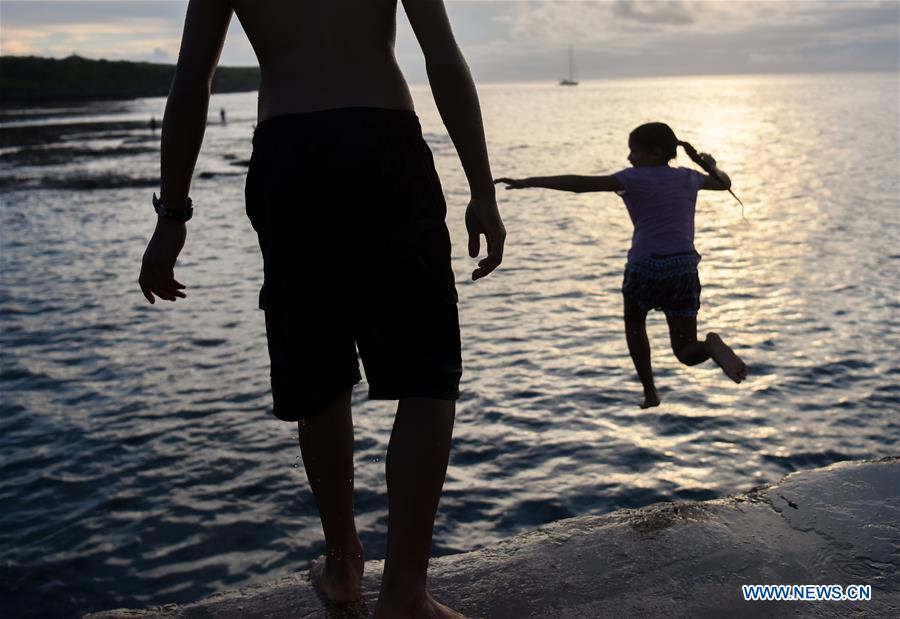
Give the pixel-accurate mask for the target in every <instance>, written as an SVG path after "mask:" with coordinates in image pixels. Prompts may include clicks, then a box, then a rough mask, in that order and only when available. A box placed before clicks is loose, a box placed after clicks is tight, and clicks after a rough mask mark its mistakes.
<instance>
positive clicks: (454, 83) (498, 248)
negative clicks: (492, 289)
mask: <svg viewBox="0 0 900 619" xmlns="http://www.w3.org/2000/svg"><path fill="white" fill-rule="evenodd" d="M403 8H404V10H405V11H406V15H407V17H408V18H409V23H410V25H411V26H412V29H413V32H414V33H415V35H416V39H417V40H418V42H419V46H420V47H421V48H422V54H423V55H424V56H425V68H426V71H427V72H428V82H429V83H430V84H431V93H432V95H433V96H434V102H435V104H436V105H437V108H438V111H439V112H440V114H441V119H442V120H443V121H444V126H446V127H447V133H449V134H450V139H451V140H453V145H454V146H455V147H456V152H457V154H458V155H459V161H460V163H461V164H462V167H463V170H465V173H466V179H467V180H468V181H469V191H470V193H471V200H470V201H469V206H468V208H467V209H466V228H467V230H468V233H469V255H470V256H471V257H473V258H474V257H476V256H478V253H479V251H480V249H481V243H480V238H479V237H480V235H482V234H483V235H484V236H485V239H486V240H487V257H485V258H484V259H483V260H481V261H480V262H479V263H478V268H477V269H475V271H474V272H473V273H472V279H480V278H482V277H484V276H485V275H487V274H488V273H490V272H491V271H493V270H494V269H495V268H497V266H499V264H500V262H501V260H502V259H503V245H504V242H505V239H506V229H505V228H504V226H503V221H502V219H501V218H500V212H499V210H498V209H497V199H496V194H495V191H494V184H493V183H492V182H491V167H490V164H489V162H488V153H487V145H486V144H485V138H484V125H483V124H482V120H481V108H480V106H479V104H478V93H477V92H476V90H475V82H474V81H473V80H472V75H471V73H469V67H468V66H467V65H466V61H465V59H464V58H463V55H462V52H461V51H460V50H459V46H458V45H457V44H456V39H455V37H454V36H453V31H452V29H451V28H450V21H449V19H448V18H447V11H446V9H445V8H444V3H443V0H403Z"/></svg>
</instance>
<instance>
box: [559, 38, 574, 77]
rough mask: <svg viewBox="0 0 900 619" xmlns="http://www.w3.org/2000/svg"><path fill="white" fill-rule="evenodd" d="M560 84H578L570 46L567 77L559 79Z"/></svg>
mask: <svg viewBox="0 0 900 619" xmlns="http://www.w3.org/2000/svg"><path fill="white" fill-rule="evenodd" d="M559 85H560V86H578V80H576V79H575V56H574V54H573V53H572V46H571V45H570V46H569V77H568V78H563V79H561V80H559Z"/></svg>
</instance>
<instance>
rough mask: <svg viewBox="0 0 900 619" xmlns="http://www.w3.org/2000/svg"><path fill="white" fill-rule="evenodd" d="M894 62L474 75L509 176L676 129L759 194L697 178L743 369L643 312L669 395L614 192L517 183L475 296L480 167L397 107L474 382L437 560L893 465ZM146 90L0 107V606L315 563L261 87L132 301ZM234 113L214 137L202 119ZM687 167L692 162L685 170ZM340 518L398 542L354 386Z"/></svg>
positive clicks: (123, 602)
mask: <svg viewBox="0 0 900 619" xmlns="http://www.w3.org/2000/svg"><path fill="white" fill-rule="evenodd" d="M898 85H900V79H898V75H896V74H845V75H815V76H803V75H790V76H759V77H756V76H749V77H748V76H742V77H710V78H697V77H692V78H671V79H638V80H619V81H595V82H583V83H582V84H581V85H580V86H579V87H577V88H559V87H556V86H555V85H552V84H493V85H491V84H488V85H482V86H480V89H479V92H480V96H481V104H482V110H483V114H484V119H485V125H486V132H487V137H488V141H489V147H490V152H491V162H492V166H493V170H494V174H495V176H525V175H549V174H562V173H584V174H602V173H609V172H614V171H617V170H619V169H622V168H623V167H626V166H627V165H628V163H627V161H626V159H625V157H626V155H627V152H628V149H627V145H626V143H627V135H628V132H629V131H630V130H631V129H632V128H634V127H635V126H637V125H638V124H641V123H643V122H647V121H651V120H661V121H665V122H668V123H669V124H670V125H671V126H672V127H673V128H674V129H675V130H676V132H677V133H678V134H679V136H680V137H681V138H682V139H687V140H689V141H691V142H692V143H693V144H694V145H695V146H697V147H698V149H700V150H701V151H709V152H712V153H713V154H714V155H715V156H716V157H717V159H718V161H719V164H720V166H721V167H722V168H723V169H724V170H726V171H727V172H728V173H729V174H730V175H731V177H732V179H733V181H734V190H735V192H736V193H737V194H738V196H740V197H741V198H742V200H743V201H744V203H745V204H746V210H745V217H746V220H745V219H743V218H742V216H741V210H740V207H739V206H738V205H737V203H736V202H735V201H734V200H733V199H732V198H731V197H730V196H728V195H727V194H722V193H719V192H703V193H701V195H700V199H699V201H698V209H697V248H698V250H699V251H700V253H701V254H702V255H703V261H702V262H701V265H700V276H701V280H702V282H703V296H702V302H703V306H702V309H701V312H700V317H699V324H700V329H701V331H705V330H711V329H712V330H716V331H719V332H720V333H722V334H723V336H724V337H725V338H726V340H727V341H728V342H729V343H731V344H732V345H733V346H734V348H735V349H736V350H737V352H738V353H739V354H740V355H742V356H743V357H744V359H745V360H746V361H747V363H748V365H749V367H750V376H749V379H748V380H747V381H746V382H745V383H744V384H742V385H740V386H736V385H734V384H733V383H731V382H730V381H728V380H727V379H726V378H725V377H724V376H723V375H722V373H721V372H720V371H719V370H718V369H717V368H716V367H715V366H714V365H713V364H712V363H711V362H708V363H707V364H705V365H703V366H699V367H696V368H686V367H683V366H681V365H679V364H678V362H677V360H676V359H675V358H674V356H673V355H672V354H671V351H670V350H669V348H668V336H667V331H666V327H665V321H664V319H663V317H662V316H661V315H659V314H653V315H651V318H650V319H649V322H648V328H649V333H650V338H651V345H652V346H653V355H654V357H653V361H654V366H655V370H656V375H657V382H658V385H659V388H660V392H661V397H662V400H663V403H662V405H661V406H660V407H659V408H656V409H651V410H640V409H639V408H638V407H637V406H636V403H637V402H638V401H639V399H640V386H639V383H638V382H637V379H636V377H635V376H634V371H633V369H632V366H631V361H630V359H629V357H628V354H627V350H626V347H625V342H624V337H623V333H622V320H621V298H620V293H619V287H620V284H621V273H622V267H623V266H624V261H625V252H626V250H627V248H628V243H629V240H630V234H631V225H630V222H629V220H628V216H627V214H626V212H625V209H624V207H623V205H622V203H621V200H620V199H619V198H618V197H616V196H615V195H612V194H580V195H575V194H567V193H554V192H551V191H545V190H527V191H503V190H500V191H499V193H498V198H499V201H500V207H501V210H502V212H503V215H504V218H505V221H506V225H507V228H508V231H509V238H508V246H507V252H506V256H505V261H504V264H503V265H502V267H501V269H499V270H498V271H497V272H496V273H494V274H493V275H492V276H490V277H489V278H487V279H485V280H482V281H479V282H477V283H473V282H472V281H470V278H469V273H470V272H471V270H472V269H473V268H474V261H473V260H471V259H469V258H468V257H467V256H466V255H465V229H464V226H463V212H464V209H465V205H466V199H467V194H466V184H465V179H464V176H463V175H462V172H461V168H460V166H459V163H458V160H457V159H456V157H455V152H454V150H453V146H452V144H451V143H450V141H449V138H448V137H447V135H446V132H445V130H444V128H443V125H442V124H441V121H440V118H439V116H438V114H437V111H436V108H435V106H434V104H433V102H432V101H431V99H430V95H429V91H428V90H427V88H425V87H416V88H415V89H414V95H415V99H416V103H417V109H418V114H419V116H420V119H421V122H422V125H423V129H424V131H425V134H426V139H427V141H428V143H429V144H430V145H431V148H432V150H433V152H434V155H435V160H436V165H437V167H438V172H439V174H440V176H441V179H442V182H443V186H444V191H445V194H446V197H447V202H448V225H449V227H450V231H451V235H452V238H453V241H454V252H453V266H454V270H455V273H456V276H457V287H458V291H459V297H460V320H461V324H462V336H463V360H464V365H465V374H464V377H463V383H462V386H461V389H462V397H461V399H460V401H459V405H458V413H457V423H456V428H455V432H454V447H453V452H452V455H451V462H450V468H449V471H448V475H447V481H446V484H445V490H444V495H443V498H442V500H441V505H440V512H439V514H438V518H437V523H436V527H435V536H434V552H435V554H437V555H441V554H448V553H456V552H462V551H467V550H472V549H475V548H478V547H481V546H483V545H486V544H489V543H491V542H493V541H496V540H499V539H502V538H505V537H508V536H510V535H513V534H515V533H518V532H521V531H524V530H528V529H531V528H534V527H536V526H539V525H541V524H543V523H547V522H551V521H554V520H557V519H560V518H567V517H570V516H577V515H582V514H602V513H606V512H609V511H612V510H615V509H618V508H623V507H638V506H642V505H646V504H649V503H653V502H656V501H667V500H695V499H708V498H712V497H718V496H722V495H726V494H730V493H735V492H741V491H746V490H748V489H750V488H752V487H754V486H757V485H760V484H766V483H770V482H774V481H776V480H778V479H779V478H780V477H781V476H783V475H784V474H786V473H788V472H791V471H794V470H797V469H805V468H811V467H817V466H822V465H827V464H829V463H831V462H835V461H838V460H846V459H860V458H876V457H881V456H886V455H891V454H896V453H897V444H898V439H900V384H898V378H900V360H898V350H900V346H898V345H900V329H898V325H900V321H898V307H900V285H898V282H900V279H898V275H900V249H898V248H900V238H898V237H900V166H898V163H900V150H898V135H900V132H898V117H900V116H898V95H897V93H898ZM164 103H165V102H164V100H163V99H158V98H155V99H141V100H136V101H128V102H115V103H109V102H107V103H92V104H85V105H81V106H72V107H70V108H65V109H60V108H46V109H31V110H6V111H5V112H4V116H3V117H2V124H0V192H2V193H0V200H2V207H0V243H2V245H0V266H2V270H0V350H2V352H0V355H2V367H0V395H2V402H0V471H2V474H0V505H2V506H3V508H2V510H0V600H2V601H0V615H3V616H10V617H11V616H72V615H76V614H78V613H81V612H86V611H91V610H100V609H105V608H112V607H120V606H145V605H151V604H162V603H168V602H188V601H193V600H196V599H198V598H200V597H202V596H205V595H208V594H211V593H214V592H217V591H221V590H224V589H229V588H234V587H240V586H245V585H251V584H254V583H259V582H263V581H267V580H271V579H274V578H276V577H278V576H281V575H285V574H288V573H292V572H297V571H303V570H305V569H306V568H307V565H308V561H309V559H310V558H312V557H314V556H316V555H317V554H319V553H320V552H321V551H322V550H323V546H324V544H323V542H322V537H321V532H320V525H319V521H318V515H317V513H316V510H315V506H314V503H313V499H312V495H311V493H310V491H309V488H308V484H307V482H306V479H305V475H304V472H303V467H302V462H301V461H300V459H299V457H300V453H299V447H298V445H297V428H296V426H295V424H289V423H284V422H281V421H279V420H277V419H275V418H274V417H273V416H271V399H270V398H271V396H270V392H269V384H268V356H267V352H266V348H265V337H264V323H263V314H262V312H261V311H259V310H258V309H257V308H256V302H257V292H258V289H259V286H260V284H261V281H262V271H261V265H262V262H261V258H260V255H259V250H258V248H257V246H256V237H255V234H254V232H253V230H252V229H251V227H250V224H249V221H248V220H247V219H246V216H245V214H244V205H243V183H244V176H245V170H246V168H245V167H244V164H245V162H246V160H247V159H249V156H250V149H251V144H250V138H251V133H252V129H253V125H254V123H255V104H256V95H255V93H249V94H234V95H217V96H214V97H213V100H212V103H211V106H210V124H209V127H208V129H207V132H206V139H205V142H204V146H203V150H202V153H201V156H200V160H199V162H198V165H197V176H196V177H195V182H194V185H193V188H192V195H193V198H194V201H195V209H196V210H195V217H194V219H193V220H192V221H191V222H190V223H189V225H188V230H189V232H188V241H187V246H186V248H185V251H184V252H183V254H182V257H181V259H180V261H179V265H178V267H177V269H176V276H177V277H178V278H179V279H180V280H181V281H183V282H184V283H186V284H187V286H188V288H187V293H188V298H187V299H186V300H181V301H178V302H177V303H175V304H169V303H165V302H160V303H158V304H157V305H155V306H150V305H148V304H147V303H146V301H145V300H144V299H143V297H142V295H141V293H140V290H139V289H138V287H137V284H136V279H137V275H138V272H139V267H140V260H141V254H142V252H143V249H144V247H145V244H146V241H147V239H148V238H149V235H150V234H151V232H152V229H153V224H154V218H155V215H154V214H153V212H152V210H151V206H150V194H151V192H152V191H154V190H156V189H157V187H158V185H157V175H158V136H159V133H158V131H157V133H156V134H155V135H152V134H151V132H150V129H149V127H148V122H149V119H150V117H151V116H155V117H156V119H157V120H160V119H161V118H162V111H163V107H164ZM220 108H225V109H226V110H227V113H228V123H227V124H226V125H221V124H219V122H218V109H220ZM678 164H679V165H691V164H690V162H689V161H688V160H687V159H686V157H684V156H683V155H682V156H681V158H680V160H679V162H678ZM353 403H354V414H355V426H356V449H357V450H356V489H357V490H356V509H357V515H358V527H359V530H360V533H361V536H362V540H363V543H364V545H365V548H366V554H367V556H368V557H370V558H381V557H383V554H384V535H385V530H386V519H387V496H386V490H385V484H384V455H385V450H386V447H387V442H388V438H389V432H390V427H391V422H392V419H393V411H394V405H393V404H392V403H390V402H367V401H366V399H365V385H364V384H363V385H360V386H357V388H356V391H355V393H354V397H353Z"/></svg>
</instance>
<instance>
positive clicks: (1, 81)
mask: <svg viewBox="0 0 900 619" xmlns="http://www.w3.org/2000/svg"><path fill="white" fill-rule="evenodd" d="M174 75H175V65H171V64H159V63H151V62H131V61H127V60H91V59H88V58H82V57H81V56H75V55H73V56H69V57H68V58H62V59H56V58H41V57H38V56H0V107H9V106H11V105H18V104H23V103H25V104H28V103H63V102H66V101H90V100H110V99H137V98H140V97H164V96H166V95H168V94H169V86H170V85H171V83H172V78H173V77H174ZM258 89H259V69H258V68H257V67H219V68H218V69H217V70H216V73H215V76H214V77H213V82H212V92H213V93H215V94H219V93H229V92H251V91H254V90H258Z"/></svg>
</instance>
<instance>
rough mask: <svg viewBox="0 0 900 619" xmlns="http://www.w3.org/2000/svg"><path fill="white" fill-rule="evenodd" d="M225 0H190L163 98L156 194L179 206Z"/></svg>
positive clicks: (195, 149) (199, 131) (199, 136)
mask: <svg viewBox="0 0 900 619" xmlns="http://www.w3.org/2000/svg"><path fill="white" fill-rule="evenodd" d="M231 15H232V9H231V4H230V3H229V2H228V0H191V2H190V3H189V4H188V8H187V15H186V17H185V20H184V32H183V34H182V38H181V50H180V51H179V52H178V64H177V66H176V68H175V77H174V78H173V79H172V86H171V87H170V89H169V97H168V99H167V100H166V111H165V115H164V116H163V123H162V137H161V146H160V176H161V183H162V185H161V187H160V198H161V200H162V202H163V204H165V205H166V206H168V207H170V208H176V209H177V208H182V207H183V206H184V205H185V203H186V201H187V197H188V190H189V189H190V185H191V176H192V174H193V172H194V166H195V165H196V163H197V155H198V154H199V153H200V145H201V143H202V142H203V133H204V131H205V130H206V113H207V110H208V108H209V95H210V88H211V85H212V78H213V74H214V73H215V71H216V66H217V65H218V63H219V55H220V54H221V53H222V46H223V45H224V44H225V33H226V32H227V30H228V24H229V22H230V21H231Z"/></svg>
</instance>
